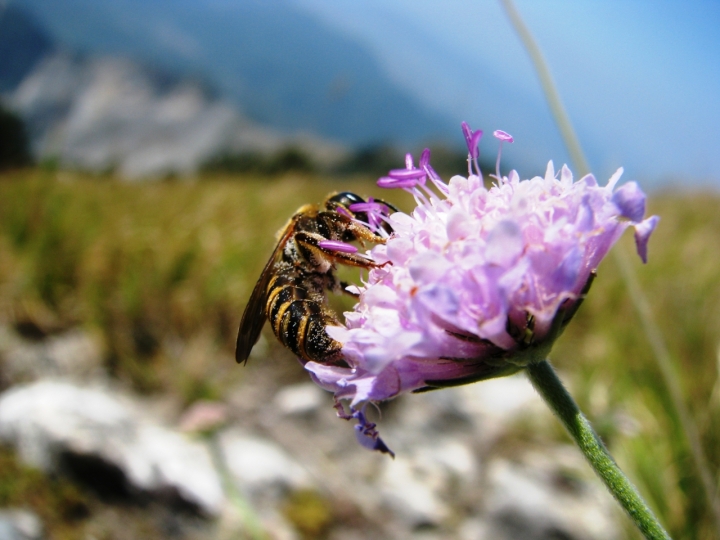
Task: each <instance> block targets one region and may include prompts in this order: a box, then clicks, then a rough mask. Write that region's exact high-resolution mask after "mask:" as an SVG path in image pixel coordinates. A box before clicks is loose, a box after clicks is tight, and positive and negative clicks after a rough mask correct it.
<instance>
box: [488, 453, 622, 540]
mask: <svg viewBox="0 0 720 540" xmlns="http://www.w3.org/2000/svg"><path fill="white" fill-rule="evenodd" d="M555 450H557V452H556V451H554V450H551V451H549V452H546V453H545V455H544V457H543V458H542V459H530V460H529V463H528V464H520V463H512V462H509V461H506V460H494V461H492V462H491V463H490V465H489V467H488V486H487V493H486V501H487V508H486V511H487V518H488V524H489V528H490V530H491V533H490V536H489V537H491V538H499V539H504V538H507V539H510V538H546V537H548V535H549V533H550V532H552V531H555V533H556V534H557V533H558V532H561V533H560V534H562V535H564V536H563V537H567V538H571V539H572V538H578V539H579V538H587V539H597V540H601V539H602V540H610V539H613V538H619V537H620V531H619V529H618V527H617V524H616V509H615V506H614V501H613V500H612V498H611V497H610V495H609V494H606V493H604V492H603V488H602V486H601V485H600V484H599V482H600V481H599V480H598V481H597V484H595V483H592V482H589V481H585V480H584V479H583V478H582V473H580V472H579V471H577V472H576V473H572V470H573V469H576V470H577V469H578V468H581V467H583V464H582V460H581V459H580V458H579V457H573V456H572V455H571V453H570V451H571V450H575V449H574V448H568V452H565V451H564V449H555ZM561 464H562V465H561ZM568 472H571V473H572V482H570V483H567V482H561V481H560V480H561V479H562V478H563V477H565V478H566V477H567V474H568Z"/></svg>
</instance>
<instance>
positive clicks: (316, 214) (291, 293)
mask: <svg viewBox="0 0 720 540" xmlns="http://www.w3.org/2000/svg"><path fill="white" fill-rule="evenodd" d="M373 204H375V205H376V206H381V207H383V208H384V209H385V213H387V212H389V209H392V210H395V208H394V207H393V206H392V205H390V204H388V203H385V202H378V203H366V202H365V201H364V200H363V199H362V198H361V197H360V196H358V195H355V194H354V193H349V192H343V193H337V194H334V195H331V196H329V197H328V198H327V199H326V200H325V202H324V204H323V205H322V207H319V206H318V205H306V206H303V207H302V208H300V209H299V210H298V211H297V212H296V213H295V215H294V216H293V217H292V218H290V221H289V222H288V223H287V225H285V227H284V228H283V229H282V230H281V231H280V233H279V238H278V243H277V246H276V247H275V250H274V251H273V254H272V256H271V257H270V260H269V261H268V263H267V264H266V265H265V268H264V269H263V271H262V274H261V275H260V279H259V280H258V282H257V284H256V285H255V288H254V289H253V292H252V295H251V296H250V301H249V302H248V305H247V307H246V308H245V312H244V313H243V317H242V321H241V322H240V330H239V332H238V338H237V349H236V351H235V359H236V360H237V361H238V362H246V361H247V359H248V356H250V351H251V350H252V348H253V346H254V345H255V343H256V342H257V340H258V338H259V337H260V331H261V330H262V327H263V325H264V324H265V319H266V318H267V319H268V320H269V321H270V324H271V325H272V329H273V332H274V333H275V335H276V336H277V338H278V339H279V340H280V342H281V343H282V344H283V345H285V346H286V347H287V348H288V349H290V350H291V351H292V352H293V353H295V354H296V355H297V356H298V357H299V358H300V360H301V361H302V362H303V363H305V362H307V361H310V360H313V361H315V362H319V363H321V364H326V365H345V361H344V359H343V357H342V353H341V344H340V343H339V342H337V341H335V340H334V339H332V338H331V337H330V336H329V335H328V334H327V332H326V331H325V327H326V326H329V325H330V326H332V325H334V326H340V324H341V323H340V321H339V320H338V317H337V315H336V314H335V313H334V312H333V311H332V310H331V309H330V308H329V307H328V305H327V291H332V292H347V291H345V290H344V289H345V285H346V284H344V283H342V282H340V280H338V278H337V276H336V275H335V265H336V264H345V265H349V266H356V267H360V268H372V267H374V266H376V263H374V262H373V261H371V260H369V259H367V258H366V257H363V256H361V255H358V254H357V253H354V251H356V250H355V249H354V248H353V246H351V245H349V244H347V243H348V242H353V241H359V242H360V243H364V242H366V241H367V242H373V243H384V242H385V239H384V238H383V237H382V236H380V235H378V234H376V233H375V232H373V230H371V229H370V228H369V227H367V226H365V225H363V223H361V222H365V223H373V222H374V219H373V216H371V215H369V213H368V212H365V211H360V209H362V208H365V207H367V206H372V205H373ZM351 207H352V208H354V209H355V211H353V210H351ZM380 223H381V224H380V225H379V226H380V227H381V228H383V229H384V230H385V231H386V232H391V230H390V227H389V225H387V223H384V222H380Z"/></svg>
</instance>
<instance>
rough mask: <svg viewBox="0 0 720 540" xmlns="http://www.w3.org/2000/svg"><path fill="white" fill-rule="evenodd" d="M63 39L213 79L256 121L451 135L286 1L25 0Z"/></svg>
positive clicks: (346, 135) (335, 136) (407, 138)
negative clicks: (109, 0)
mask: <svg viewBox="0 0 720 540" xmlns="http://www.w3.org/2000/svg"><path fill="white" fill-rule="evenodd" d="M21 5H22V6H23V7H24V8H26V9H28V10H30V11H31V12H32V13H33V14H34V15H35V16H36V17H37V18H38V20H40V21H41V22H42V24H44V25H45V26H46V27H47V28H48V29H49V30H50V32H51V34H52V35H53V36H54V38H55V39H57V40H58V41H59V42H60V43H63V44H65V45H67V46H69V47H71V48H73V49H74V50H79V51H84V52H87V53H92V54H111V55H122V56H126V57H130V58H134V59H138V60H140V61H143V62H147V63H149V64H151V65H155V66H158V67H160V68H163V69H166V70H168V71H170V72H173V73H180V74H182V75H185V76H195V77H198V78H202V79H204V80H207V81H209V83H210V84H211V85H212V86H213V87H214V88H216V89H217V91H218V92H219V94H220V95H221V96H222V97H223V98H226V99H228V100H229V101H230V102H231V103H233V104H234V105H235V106H236V107H238V108H239V110H240V111H241V112H242V114H243V115H244V116H245V117H247V118H248V119H250V120H252V121H255V122H258V123H261V124H263V125H266V126H268V127H272V128H275V129H278V130H283V131H285V132H289V133H293V132H297V131H299V130H301V131H304V132H310V133H314V134H316V135H317V136H319V137H323V138H326V139H331V140H335V141H339V142H341V143H344V144H347V145H364V144H369V143H373V142H379V141H395V142H401V143H417V142H420V141H425V140H430V139H432V140H437V139H444V138H446V136H447V135H448V134H452V137H453V139H452V140H457V136H456V133H457V126H456V125H454V123H451V122H450V121H449V120H448V119H447V118H445V117H443V116H441V115H439V114H437V113H434V112H432V111H430V110H428V109H427V108H425V107H424V106H422V105H420V104H419V103H418V102H417V101H416V100H415V99H414V98H412V97H411V96H410V95H409V94H408V93H407V92H404V91H402V90H400V89H399V88H398V87H397V86H396V85H395V84H393V83H392V82H391V81H390V79H389V78H388V76H387V75H386V74H385V73H384V72H383V69H382V68H381V66H380V63H379V61H378V59H376V58H375V57H374V56H373V55H371V54H370V53H369V52H368V51H367V50H366V49H364V48H363V47H362V46H360V45H359V44H358V43H356V42H355V41H353V40H351V39H349V38H347V37H346V36H344V35H343V34H342V33H341V32H340V31H338V30H335V29H333V28H330V27H328V26H326V25H325V24H324V23H322V22H321V21H320V20H319V19H317V18H315V17H314V16H312V15H311V14H309V13H307V12H304V11H302V10H301V9H300V8H298V7H297V6H295V5H294V4H291V3H290V2H288V1H287V0H243V1H241V2H237V1H231V0H211V1H200V0H154V1H152V2H147V1H145V0H114V1H113V2H97V1H96V0H23V1H22V4H21Z"/></svg>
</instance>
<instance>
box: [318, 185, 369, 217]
mask: <svg viewBox="0 0 720 540" xmlns="http://www.w3.org/2000/svg"><path fill="white" fill-rule="evenodd" d="M364 202H365V199H363V198H362V197H361V196H360V195H356V194H355V193H351V192H349V191H343V192H342V193H336V194H335V195H333V196H332V197H330V198H329V199H328V200H327V201H326V202H325V205H326V206H327V207H328V208H330V209H332V210H337V208H338V206H340V207H342V208H344V209H345V210H346V211H347V212H348V213H350V214H351V215H352V216H353V217H355V218H356V219H359V220H360V221H367V214H366V213H365V212H353V211H351V210H350V205H351V204H357V203H364Z"/></svg>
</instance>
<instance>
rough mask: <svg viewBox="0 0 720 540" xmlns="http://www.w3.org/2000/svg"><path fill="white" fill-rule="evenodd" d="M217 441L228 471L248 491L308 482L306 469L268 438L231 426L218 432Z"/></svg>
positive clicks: (292, 487) (309, 484)
mask: <svg viewBox="0 0 720 540" xmlns="http://www.w3.org/2000/svg"><path fill="white" fill-rule="evenodd" d="M218 442H219V445H220V451H221V453H222V457H223V460H224V462H225V465H226V466H227V469H228V470H229V471H230V474H231V475H232V476H233V478H234V480H235V481H236V482H237V483H238V485H239V486H240V487H242V488H245V489H247V490H248V491H249V492H250V493H258V492H262V491H265V490H267V489H275V488H291V489H299V488H303V487H311V486H312V483H311V481H310V476H309V474H308V473H307V471H306V470H305V469H304V468H302V467H301V466H300V465H299V464H298V463H297V462H296V461H295V460H294V459H292V458H291V457H290V456H289V455H288V454H287V453H286V452H285V451H284V450H283V449H282V448H280V447H279V446H278V445H277V444H276V443H274V442H272V441H269V440H267V439H263V438H261V437H257V436H255V435H250V434H248V433H246V432H244V431H242V430H240V429H237V428H231V429H228V430H225V431H223V432H222V433H220V434H219V437H218Z"/></svg>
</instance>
